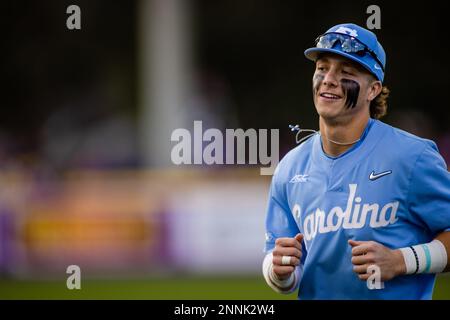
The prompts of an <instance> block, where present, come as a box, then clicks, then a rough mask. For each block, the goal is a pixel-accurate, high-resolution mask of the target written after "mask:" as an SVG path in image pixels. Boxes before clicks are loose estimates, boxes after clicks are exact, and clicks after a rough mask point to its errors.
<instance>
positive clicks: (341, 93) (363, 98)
mask: <svg viewBox="0 0 450 320" xmlns="http://www.w3.org/2000/svg"><path fill="white" fill-rule="evenodd" d="M371 82H373V78H372V77H371V76H370V74H369V73H368V72H366V71H365V70H364V69H363V68H362V67H360V66H359V65H358V64H356V63H354V62H352V61H351V60H349V59H346V58H344V57H341V56H339V55H336V54H326V55H323V56H321V57H320V58H319V59H318V60H317V61H316V70H315V72H314V76H313V95H314V104H315V106H316V109H317V112H318V113H319V115H320V116H321V117H323V118H325V119H329V120H337V119H338V118H339V117H342V116H346V115H353V114H355V113H358V112H360V111H361V109H363V108H366V110H367V112H368V105H369V104H370V100H369V97H370V90H371Z"/></svg>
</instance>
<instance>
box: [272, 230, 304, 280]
mask: <svg viewBox="0 0 450 320" xmlns="http://www.w3.org/2000/svg"><path fill="white" fill-rule="evenodd" d="M302 240H303V235H302V234H301V233H298V234H297V235H296V236H295V237H294V238H278V239H277V240H276V241H275V249H273V251H272V255H273V261H272V263H273V273H274V274H275V275H276V276H277V278H278V279H280V280H285V279H287V278H289V276H290V275H291V273H292V272H294V270H295V267H296V266H298V265H299V264H300V259H301V257H302ZM283 256H290V257H291V258H290V263H289V265H286V264H285V265H283V264H282V263H281V262H282V257H283Z"/></svg>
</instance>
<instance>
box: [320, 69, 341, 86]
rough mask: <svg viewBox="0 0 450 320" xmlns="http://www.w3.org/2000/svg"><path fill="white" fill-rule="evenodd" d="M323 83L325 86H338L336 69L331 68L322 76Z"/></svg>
mask: <svg viewBox="0 0 450 320" xmlns="http://www.w3.org/2000/svg"><path fill="white" fill-rule="evenodd" d="M323 84H324V85H325V86H334V87H337V86H338V79H337V74H336V71H334V70H333V69H329V70H328V71H327V72H326V73H325V74H324V77H323Z"/></svg>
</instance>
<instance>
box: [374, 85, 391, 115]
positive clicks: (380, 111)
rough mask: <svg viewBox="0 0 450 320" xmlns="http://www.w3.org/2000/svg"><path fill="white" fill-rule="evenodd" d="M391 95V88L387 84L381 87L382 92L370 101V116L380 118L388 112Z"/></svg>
mask: <svg viewBox="0 0 450 320" xmlns="http://www.w3.org/2000/svg"><path fill="white" fill-rule="evenodd" d="M388 97H389V89H388V88H387V87H386V86H383V88H381V92H380V93H379V94H378V96H376V98H375V99H373V100H372V101H371V102H370V117H371V118H373V119H380V118H381V117H383V116H385V115H386V113H387V107H388V106H387V98H388Z"/></svg>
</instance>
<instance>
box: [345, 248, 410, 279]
mask: <svg viewBox="0 0 450 320" xmlns="http://www.w3.org/2000/svg"><path fill="white" fill-rule="evenodd" d="M348 243H349V244H350V245H351V246H352V264H353V271H354V272H355V273H356V274H358V277H359V279H361V280H364V281H366V280H367V279H368V278H369V277H370V276H371V274H369V273H367V268H368V267H369V266H371V265H376V266H378V267H379V268H380V271H381V281H388V280H391V279H392V278H394V277H396V276H398V275H402V274H405V273H406V266H405V261H404V259H403V255H402V253H401V251H400V250H391V249H389V248H387V247H385V246H383V245H382V244H380V243H378V242H375V241H354V240H349V241H348Z"/></svg>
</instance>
